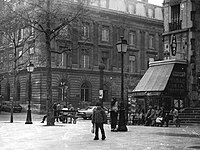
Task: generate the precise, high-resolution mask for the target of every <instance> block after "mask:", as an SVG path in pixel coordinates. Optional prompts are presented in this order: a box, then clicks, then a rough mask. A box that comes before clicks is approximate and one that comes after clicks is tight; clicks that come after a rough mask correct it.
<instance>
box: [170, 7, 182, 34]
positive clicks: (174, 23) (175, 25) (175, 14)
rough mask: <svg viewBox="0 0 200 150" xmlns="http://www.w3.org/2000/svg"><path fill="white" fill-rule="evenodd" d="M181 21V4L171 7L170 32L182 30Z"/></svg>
mask: <svg viewBox="0 0 200 150" xmlns="http://www.w3.org/2000/svg"><path fill="white" fill-rule="evenodd" d="M181 23H182V22H181V20H180V4H179V5H174V6H171V23H170V24H169V30H170V31H174V30H179V29H181Z"/></svg>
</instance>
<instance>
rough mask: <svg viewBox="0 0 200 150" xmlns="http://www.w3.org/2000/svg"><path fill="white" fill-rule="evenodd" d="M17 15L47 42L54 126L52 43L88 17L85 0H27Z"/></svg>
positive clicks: (49, 116) (49, 120)
mask: <svg viewBox="0 0 200 150" xmlns="http://www.w3.org/2000/svg"><path fill="white" fill-rule="evenodd" d="M16 1H17V0H15V4H16V5H15V13H16V14H17V15H18V16H20V17H21V18H22V19H23V21H24V22H25V23H26V24H28V25H29V26H31V27H33V28H34V29H35V30H36V31H37V32H39V33H41V35H42V36H43V38H44V41H45V45H46V48H45V55H46V68H47V72H46V73H47V100H46V105H47V125H48V126H52V125H54V114H53V100H52V85H51V84H52V70H51V68H52V67H51V53H52V51H53V48H52V41H53V39H55V37H57V36H58V35H59V33H60V31H61V30H63V29H64V28H65V27H71V28H74V27H76V26H78V25H79V24H81V23H82V22H83V20H84V19H85V17H86V16H87V13H88V10H86V9H85V7H84V4H85V2H84V0H75V1H73V2H72V1H71V0H26V1H22V0H21V1H20V0H18V3H16ZM63 52H64V51H63Z"/></svg>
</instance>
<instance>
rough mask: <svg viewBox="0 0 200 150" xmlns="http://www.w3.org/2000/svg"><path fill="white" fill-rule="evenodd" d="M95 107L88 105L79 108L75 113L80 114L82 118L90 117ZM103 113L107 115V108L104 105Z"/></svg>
mask: <svg viewBox="0 0 200 150" xmlns="http://www.w3.org/2000/svg"><path fill="white" fill-rule="evenodd" d="M95 108H96V106H88V107H86V108H84V109H79V110H78V113H77V115H78V116H81V117H82V118H83V119H91V118H92V113H93V110H94V109H95ZM104 110H105V113H106V115H107V117H108V116H109V110H108V109H107V108H106V107H104Z"/></svg>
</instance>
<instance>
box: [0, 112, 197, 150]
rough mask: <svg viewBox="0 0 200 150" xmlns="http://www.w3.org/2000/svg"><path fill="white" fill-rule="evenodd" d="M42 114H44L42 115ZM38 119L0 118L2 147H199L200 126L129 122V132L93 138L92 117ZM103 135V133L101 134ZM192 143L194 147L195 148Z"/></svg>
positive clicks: (172, 149) (20, 149) (110, 149)
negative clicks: (70, 120) (73, 120)
mask: <svg viewBox="0 0 200 150" xmlns="http://www.w3.org/2000/svg"><path fill="white" fill-rule="evenodd" d="M40 117H41V116H40ZM39 119H40V118H38V121H33V124H31V125H30V124H25V123H24V121H15V122H14V123H9V121H0V145H1V148H0V149H1V150H192V149H194V148H196V149H200V127H198V126H181V127H180V128H176V127H174V126H170V127H168V128H166V127H147V126H127V127H128V132H110V125H105V131H106V137H107V138H106V140H105V141H102V140H98V141H94V140H93V137H94V135H93V134H92V133H91V132H90V130H91V121H90V120H82V119H79V120H78V122H77V124H63V123H57V122H56V123H55V126H46V123H45V124H42V123H40V121H39ZM100 137H101V136H100ZM192 147H193V148H192Z"/></svg>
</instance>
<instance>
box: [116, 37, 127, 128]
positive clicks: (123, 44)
mask: <svg viewBox="0 0 200 150" xmlns="http://www.w3.org/2000/svg"><path fill="white" fill-rule="evenodd" d="M120 38H121V41H119V42H117V44H116V45H117V50H118V52H119V53H121V102H120V105H119V121H118V129H117V130H118V131H128V129H127V127H126V123H125V107H124V53H126V51H127V47H128V44H127V41H126V40H125V39H124V37H123V36H121V37H120Z"/></svg>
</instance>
